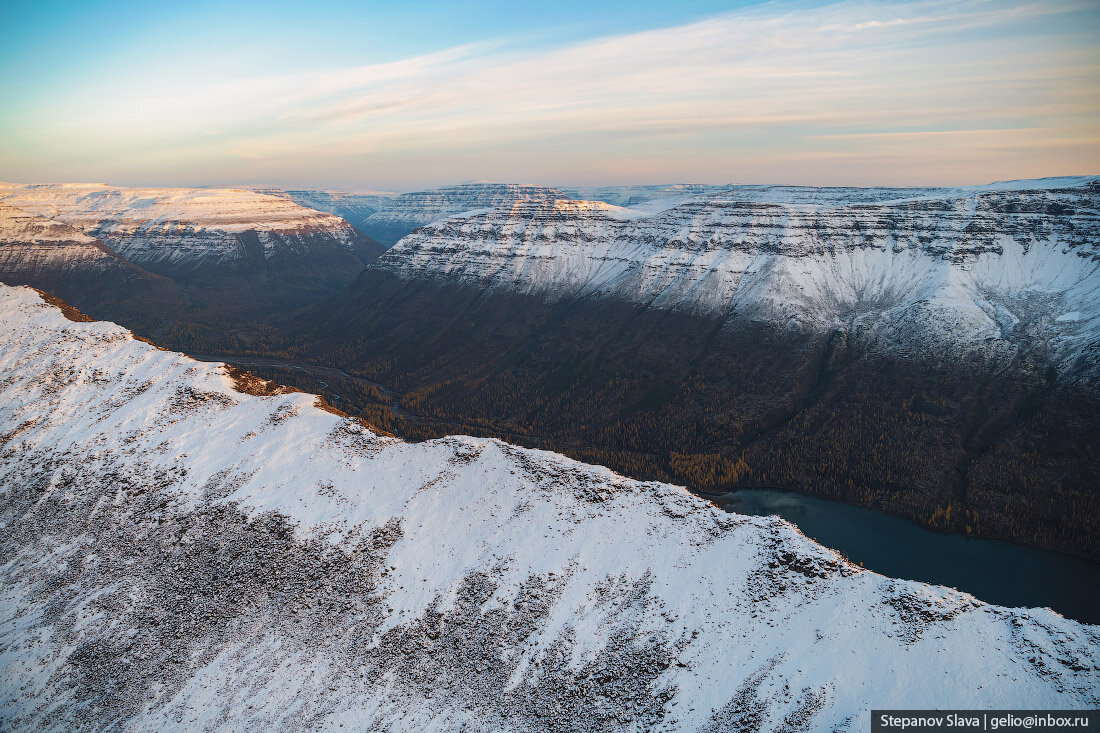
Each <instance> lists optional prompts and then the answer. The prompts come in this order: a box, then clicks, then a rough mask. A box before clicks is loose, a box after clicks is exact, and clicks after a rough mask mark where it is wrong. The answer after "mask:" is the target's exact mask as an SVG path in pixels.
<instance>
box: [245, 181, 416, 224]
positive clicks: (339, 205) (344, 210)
mask: <svg viewBox="0 0 1100 733" xmlns="http://www.w3.org/2000/svg"><path fill="white" fill-rule="evenodd" d="M254 190H255V191H256V192H257V193H263V194H267V195H270V196H278V197H280V198H287V199H290V200H291V201H294V202H295V203H298V204H301V205H302V206H305V207H307V208H310V209H317V210H318V211H327V212H329V213H330V214H336V215H337V216H339V217H340V218H342V219H344V220H346V221H347V222H348V223H349V224H351V225H352V226H354V227H356V228H357V229H359V230H363V229H364V228H365V227H366V222H367V219H368V218H370V216H371V215H372V214H374V213H375V212H377V211H378V210H380V209H382V208H383V207H385V206H386V205H387V204H389V203H390V202H391V201H392V200H393V199H394V198H395V197H396V196H397V194H396V193H386V192H371V193H354V192H350V193H349V192H345V191H323V190H318V189H311V188H304V189H284V188H257V189H254Z"/></svg>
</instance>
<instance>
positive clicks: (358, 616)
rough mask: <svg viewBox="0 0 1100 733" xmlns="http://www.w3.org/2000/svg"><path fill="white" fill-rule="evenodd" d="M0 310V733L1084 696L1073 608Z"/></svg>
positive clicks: (702, 712) (1074, 699)
mask: <svg viewBox="0 0 1100 733" xmlns="http://www.w3.org/2000/svg"><path fill="white" fill-rule="evenodd" d="M0 314H2V316H0V334H2V336H0V338H2V340H3V342H4V348H3V349H0V366H2V370H0V371H2V373H3V374H4V375H5V376H4V379H3V381H2V382H0V392H2V399H0V441H2V452H0V476H2V478H0V491H2V492H3V499H4V500H3V502H0V513H2V514H3V517H2V521H0V575H2V577H3V584H4V587H5V593H4V594H3V596H0V670H3V671H2V672H0V720H2V721H3V724H4V727H5V729H11V730H71V729H74V728H95V729H103V728H109V727H110V728H116V727H117V728H119V729H126V730H130V729H132V730H139V729H140V730H144V729H157V730H193V729H196V728H206V729H217V730H222V729H224V730H240V729H246V728H247V729H252V728H263V729H265V730H305V729H311V730H312V729H318V728H325V729H333V728H337V727H339V726H343V727H348V728H353V729H370V730H395V731H396V730H410V731H411V730H417V731H423V730H438V731H449V730H456V731H457V730H466V729H470V728H471V727H472V728H475V729H478V730H521V731H522V730H576V731H581V730H584V731H591V730H608V731H610V730H667V731H673V730H675V731H716V730H733V729H742V728H746V727H751V728H752V729H755V730H765V731H772V730H787V729H791V728H796V727H800V728H812V729H832V730H837V729H848V730H861V729H866V728H867V725H868V722H869V720H868V715H869V709H870V708H871V707H872V706H877V705H880V704H884V703H885V702H888V701H896V700H898V699H904V700H905V703H906V704H907V705H911V706H914V707H926V708H932V707H941V708H944V707H948V708H949V707H962V708H1019V707H1032V708H1081V707H1095V706H1096V705H1097V704H1100V686H1098V685H1097V679H1098V677H1097V672H1098V671H1100V631H1098V629H1097V628H1096V627H1088V626H1082V625H1080V624H1077V623H1074V622H1070V621H1067V620H1065V619H1063V618H1061V617H1059V616H1057V615H1056V614H1054V613H1052V612H1050V611H1046V610H1029V611H1024V610H1015V611H1014V610H1009V609H1004V608H998V607H994V606H989V605H985V604H983V603H981V602H980V601H978V600H976V599H974V598H972V597H970V596H968V595H965V594H962V593H959V592H957V591H952V590H948V589H944V588H936V587H931V586H926V585H922V584H919V583H913V582H907V581H898V580H891V579H889V578H884V577H881V576H878V575H875V574H873V573H870V572H866V571H863V570H862V569H861V568H858V567H854V566H852V565H851V564H850V563H848V562H846V561H845V560H844V559H843V558H841V557H838V556H837V555H836V554H835V553H833V552H831V551H829V550H827V549H825V548H822V547H820V546H818V545H816V544H814V543H813V542H811V541H810V540H808V539H806V538H805V537H804V536H802V535H801V534H799V533H798V532H797V531H796V530H795V529H794V528H793V527H792V526H791V525H789V524H787V523H785V522H783V521H782V520H779V519H777V518H774V517H772V518H750V517H743V516H738V515H731V514H725V513H723V512H721V511H719V510H718V509H716V508H714V507H712V506H710V505H708V504H707V503H706V502H703V501H702V500H700V499H697V498H695V497H693V496H692V495H691V494H689V493H688V492H686V491H684V490H683V489H681V488H678V487H674V486H669V485H665V484H658V483H640V482H637V481H631V480H627V479H624V478H622V477H620V476H617V475H615V474H613V473H611V472H610V471H608V470H607V469H603V468H598V467H594V466H586V465H583V464H580V463H576V462H574V461H571V460H568V459H565V458H563V457H561V456H557V455H554V454H550V453H545V452H540V451H530V450H524V449H521V448H515V447H512V446H509V445H507V444H505V443H502V442H500V441H496V440H484V439H475V438H464V437H457V438H455V437H452V438H447V439H443V440H437V441H431V442H428V443H423V444H409V443H404V442H402V441H400V440H396V439H392V438H386V437H381V436H379V435H377V434H375V433H372V432H371V431H370V430H369V429H368V428H365V427H364V426H362V425H360V424H359V423H357V422H355V421H353V420H350V419H347V418H344V417H340V416H337V415H334V414H331V413H329V412H326V411H323V410H321V409H318V408H317V407H316V406H315V404H314V398H313V397H312V396H311V395H308V394H302V393H285V392H284V391H282V390H276V389H272V388H271V386H270V385H265V384H263V383H259V382H256V381H251V382H244V381H241V380H239V379H235V378H234V377H233V376H231V375H229V374H228V373H227V372H226V371H225V370H224V369H223V368H222V367H221V366H219V365H215V364H203V363H198V362H194V361H191V360H189V359H187V358H185V357H181V356H179V355H176V354H172V353H168V352H164V351H160V350H157V349H155V348H153V347H151V346H149V345H147V344H144V343H141V342H139V341H136V340H134V339H133V338H132V337H131V336H130V335H129V334H128V333H127V332H126V331H124V330H123V329H121V328H118V327H116V326H114V325H112V324H107V323H73V322H70V321H66V320H65V319H64V318H63V317H62V316H61V314H60V313H59V312H58V311H57V310H56V309H54V308H52V307H50V306H47V305H45V304H44V303H43V302H41V300H39V298H38V297H37V296H36V295H35V294H34V293H32V292H30V291H28V290H23V289H11V288H3V289H0ZM242 384H243V385H245V388H246V389H247V391H248V392H250V393H251V394H245V393H242V392H241V391H238V389H237V388H236V387H237V386H239V385H242ZM262 395H267V396H262Z"/></svg>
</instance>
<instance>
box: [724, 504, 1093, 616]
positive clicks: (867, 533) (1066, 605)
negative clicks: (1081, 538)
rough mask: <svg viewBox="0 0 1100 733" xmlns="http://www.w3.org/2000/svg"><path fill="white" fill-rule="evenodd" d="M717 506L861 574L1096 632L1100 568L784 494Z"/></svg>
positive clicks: (862, 510) (1009, 545)
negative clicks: (770, 519)
mask: <svg viewBox="0 0 1100 733" xmlns="http://www.w3.org/2000/svg"><path fill="white" fill-rule="evenodd" d="M715 501H716V502H718V503H719V504H721V505H723V506H725V508H727V509H729V510H731V511H735V512H740V513H742V514H756V515H769V514H778V515H779V516H781V517H783V518H784V519H786V520H788V521H790V522H792V523H794V524H796V525H798V528H799V529H800V530H802V532H803V534H805V535H806V536H808V537H812V538H813V539H815V540H817V541H818V542H820V543H821V544H823V545H825V546H826V547H831V548H833V549H835V550H838V551H840V552H841V553H843V554H844V555H846V556H847V557H848V558H849V559H850V560H852V561H853V562H857V563H858V562H861V563H863V566H864V567H865V568H868V569H870V570H874V571H875V572H877V573H881V574H883V575H888V576H891V577H894V578H906V579H909V580H920V581H924V582H926V583H934V584H936V585H946V586H951V587H953V588H958V589H959V590H963V591H966V592H967V593H971V594H973V595H974V596H976V597H977V598H979V599H981V600H983V601H986V602H988V603H995V604H997V605H1001V606H1010V607H1018V606H1029V607H1032V606H1039V607H1048V608H1053V609H1054V610H1055V611H1057V612H1058V613H1060V614H1062V615H1063V616H1065V617H1067V618H1072V619H1077V620H1078V621H1084V622H1086V623H1090V624H1100V564H1096V563H1091V562H1088V561H1087V560H1081V559H1078V558H1075V557H1070V556H1069V555H1063V554H1061V553H1057V552H1047V551H1045V550H1036V549H1032V548H1030V547H1023V546H1021V545H1014V544H1012V543H1009V542H1001V541H999V540H987V539H972V538H968V537H964V536H960V535H945V534H939V533H938V532H930V531H928V530H926V529H921V528H920V527H918V526H917V525H915V524H913V523H912V522H908V521H906V520H904V519H898V518H897V517H891V516H887V515H885V514H880V513H879V512H874V511H871V510H869V509H859V508H857V507H853V506H848V505H847V504H841V503H839V502H835V501H828V500H827V499H818V498H815V497H812V496H802V495H801V494H794V493H790V492H786V491H772V490H768V489H745V490H742V491H734V492H732V493H729V494H725V495H723V496H721V497H716V498H715Z"/></svg>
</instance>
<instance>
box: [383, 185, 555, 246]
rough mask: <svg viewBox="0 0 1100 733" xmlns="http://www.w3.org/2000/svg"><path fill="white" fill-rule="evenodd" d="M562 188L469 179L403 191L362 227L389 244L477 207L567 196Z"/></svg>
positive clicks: (549, 199) (548, 199) (490, 206)
mask: <svg viewBox="0 0 1100 733" xmlns="http://www.w3.org/2000/svg"><path fill="white" fill-rule="evenodd" d="M565 197H566V196H565V194H564V193H562V191H561V190H560V189H557V188H550V187H547V186H536V185H532V184H517V183H496V182H491V181H468V182H466V183H459V184H457V185H454V186H444V187H442V188H437V189H433V190H431V191H416V192H413V193H403V194H401V195H400V196H397V197H395V198H394V199H392V200H391V201H390V202H389V203H388V204H387V205H385V206H383V207H382V208H381V209H380V210H379V211H378V212H377V213H374V214H372V215H371V216H369V217H368V218H367V219H366V220H364V222H363V226H362V229H363V231H365V232H366V233H367V234H369V235H370V236H372V237H374V238H375V239H377V240H378V241H380V242H382V243H383V244H386V245H392V244H393V243H394V242H396V241H397V240H399V239H400V238H401V237H403V236H405V235H406V234H408V233H409V232H411V231H412V230H414V229H416V228H417V227H419V226H423V225H425V224H428V223H430V222H433V221H437V220H439V219H443V218H446V217H448V216H452V215H454V214H459V213H462V212H466V211H471V210H475V209H486V208H494V207H497V206H510V205H511V204H513V203H515V202H516V201H553V200H554V199H558V198H565Z"/></svg>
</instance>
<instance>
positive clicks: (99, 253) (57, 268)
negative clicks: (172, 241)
mask: <svg viewBox="0 0 1100 733" xmlns="http://www.w3.org/2000/svg"><path fill="white" fill-rule="evenodd" d="M0 273H3V275H4V277H6V278H8V279H9V280H12V279H13V278H15V277H17V278H18V279H19V281H20V282H31V281H34V282H38V283H40V284H41V285H44V286H45V285H48V284H52V283H54V282H57V281H58V279H59V278H74V279H75V278H79V279H83V280H87V281H95V280H97V279H99V280H106V278H107V277H109V276H111V275H113V276H115V277H116V278H117V277H119V276H121V277H140V276H143V275H145V276H147V275H148V273H142V272H141V271H140V270H139V269H138V268H137V267H135V266H134V265H132V264H131V263H129V262H127V261H126V260H124V259H123V258H121V257H119V256H118V255H117V254H115V253H114V252H112V251H111V250H110V248H108V247H106V246H104V245H103V243H102V242H100V241H99V240H98V239H96V238H95V237H90V236H88V235H87V234H84V233H83V232H81V231H79V230H77V229H74V228H73V227H70V226H68V225H66V224H62V223H61V222H58V221H53V220H51V219H46V218H44V217H41V216H36V215H34V214H30V213H27V212H26V211H22V210H20V209H16V208H14V207H11V206H8V205H6V204H3V203H0ZM111 282H112V284H117V282H116V281H114V280H112V281H111Z"/></svg>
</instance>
